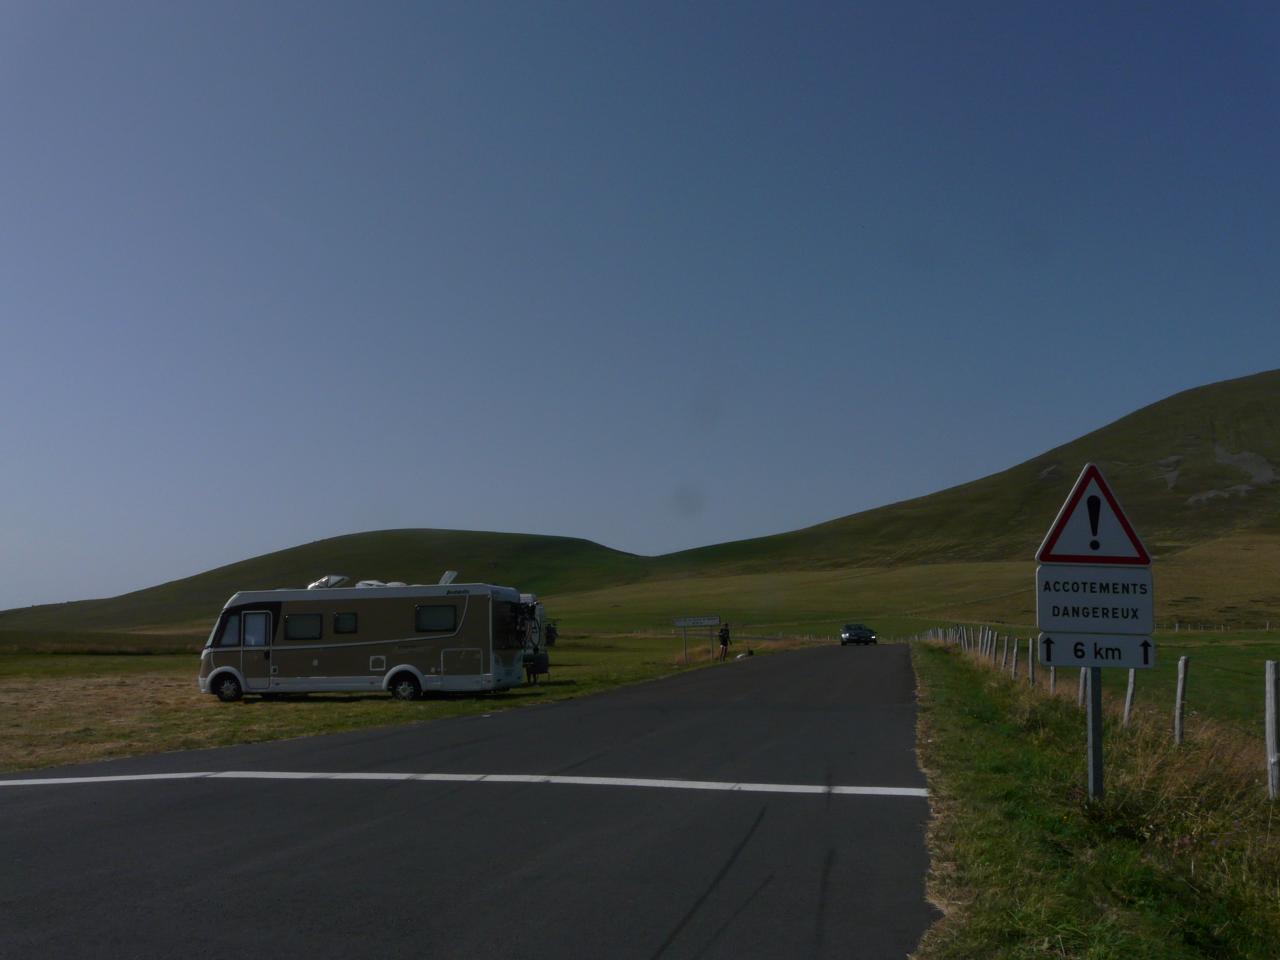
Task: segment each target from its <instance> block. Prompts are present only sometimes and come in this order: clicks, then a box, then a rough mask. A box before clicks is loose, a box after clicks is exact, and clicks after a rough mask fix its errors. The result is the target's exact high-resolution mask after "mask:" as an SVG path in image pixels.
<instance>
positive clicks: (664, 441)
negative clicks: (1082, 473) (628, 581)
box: [0, 2, 1280, 608]
mask: <svg viewBox="0 0 1280 960" xmlns="http://www.w3.org/2000/svg"><path fill="white" fill-rule="evenodd" d="M1278 102H1280V19H1278V16H1277V12H1276V8H1275V7H1274V5H1267V4H1259V5H1248V4H1232V5H1229V6H1225V5H1219V6H1212V7H1211V6H1209V5H1201V4H1159V5H1150V4H1143V5H1136V4H1112V3H1106V4H1084V3H1082V4H1049V3H1010V4H982V5H977V4H965V5H961V4H949V3H936V4H910V3H901V2H894V3H884V4H832V5H825V4H806V5H802V6H801V7H800V8H799V9H796V8H794V7H793V5H789V4H743V3H733V4H709V3H708V4H631V5H624V4H605V3H598V2H590V3H563V4H529V3H505V4H492V5H489V4H481V3H476V2H467V3H458V4H446V3H438V4H392V3H379V4H369V5H356V4H319V3H310V2H309V3H297V4H290V3H284V2H273V3H269V4H262V3H245V4H237V3H230V2H227V3H216V4H197V3H169V2H164V3H160V2H157V3H118V4H110V5H107V4H83V3H75V4H71V3H48V2H41V3H24V2H16V3H9V4H6V5H5V6H4V9H3V11H0V129H3V131H4V143H5V148H4V150H3V151H0V224H3V226H0V324H2V325H3V326H2V328H0V329H2V331H3V340H2V341H0V342H2V344H3V349H2V350H0V403H2V404H3V410H4V414H3V417H0V449H3V451H4V469H3V470H0V529H2V530H3V549H2V550H0V608H4V607H11V606H20V605H25V604H30V603H40V602H49V601H56V600H66V599H78V598H83V597H90V596H107V595H113V594H116V593H120V592H123V591H126V590H130V589H136V588H139V587H143V586H147V585H150V584H153V583H158V582H162V581H165V580H169V579H173V578H175V577H180V576H185V575H188V574H192V573H196V572H199V571H201V570H204V569H208V568H210V567H213V566H217V565H220V564H224V563H229V562H233V561H235V560H239V559H243V558H245V557H248V556H252V555H256V554H259V553H263V552H266V551H269V550H274V549H280V548H283V547H288V546H292V545H294V544H298V543H302V542H306V541H310V540H315V539H319V538H322V537H327V536H333V535H336V534H342V533H349V532H355V531H361V530H369V529H380V528H390V527H449V528H463V529H489V530H507V531H526V532H535V533H548V534H564V535H573V536H582V537H587V538H590V539H593V540H597V541H600V542H602V543H605V544H608V545H610V546H613V547H617V548H619V549H623V550H630V551H634V552H638V553H661V552H666V551H669V550H674V549H680V548H684V547H689V546H695V545H701V544H706V543H714V542H720V541H724V540H730V539H737V538H741V537H749V536H756V535H762V534H769V533H774V532H779V531H783V530H788V529H794V528H796V527H800V526H804V525H808V524H811V523H816V522H821V521H823V520H828V519H831V518H834V517H837V516H842V515H845V514H849V513H853V512H856V511H859V510H864V509H867V508H870V507H874V506H878V505H880V504H883V503H887V502H891V501H894V500H900V499H903V498H906V497H911V496H915V495H919V494H924V493H928V492H932V491H934V490H939V489H942V488H944V487H947V486H950V485H953V484H955V483H959V482H963V481H966V480H971V479H974V478H976V477H979V476H982V475H985V474H987V473H990V472H993V471H996V470H999V469H1003V468H1004V467H1007V466H1010V465H1012V464H1013V463H1016V462H1018V461H1021V460H1023V459H1026V458H1027V457H1030V456H1033V455H1035V454H1037V453H1039V452H1041V451H1043V450H1045V449H1047V448H1049V447H1052V446H1055V445H1057V444H1059V443H1062V442H1064V441H1067V440H1070V439H1072V438H1074V437H1076V436H1078V435H1080V434H1082V433H1085V432H1088V431H1089V430H1092V429H1095V428H1097V427H1099V426H1102V425H1103V424H1105V423H1107V422H1109V421H1110V420H1113V419H1115V418H1117V417H1119V416H1122V415H1124V414H1126V413H1128V412H1130V411H1131V410H1133V409H1135V408H1136V407H1139V406H1142V405H1145V404H1147V403H1150V402H1153V401H1156V400H1159V399H1161V398H1163V397H1165V396H1167V395H1169V394H1171V393H1174V392H1177V391H1179V390H1182V389H1185V388H1188V387H1192V386H1197V385H1199V384H1203V383H1207V382H1211V381H1215V380H1219V379H1224V378H1227V377H1233V376H1240V375H1244V374H1248V373H1253V372H1257V371H1259V370H1264V369H1268V368H1272V367H1275V366H1278V365H1280V311H1278V309H1277V307H1278V305H1280V270H1277V269H1276V267H1277V264H1278V263H1280V231H1278V230H1277V225H1278V224H1280V217H1278V214H1280V179H1278V178H1277V176H1276V171H1277V170H1280V122H1278V120H1277V113H1276V109H1275V105H1276V103H1278ZM1051 519H1052V518H1046V523H1048V521H1049V520H1051ZM325 572H327V571H317V574H320V573H325ZM356 572H357V573H358V571H356ZM392 573H393V572H392Z"/></svg>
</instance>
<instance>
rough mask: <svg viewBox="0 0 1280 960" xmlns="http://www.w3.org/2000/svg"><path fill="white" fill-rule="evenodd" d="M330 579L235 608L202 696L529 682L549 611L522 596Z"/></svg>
mask: <svg viewBox="0 0 1280 960" xmlns="http://www.w3.org/2000/svg"><path fill="white" fill-rule="evenodd" d="M343 582H345V578H342V577H336V576H331V577H325V578H323V579H321V580H318V581H316V582H315V583H314V584H312V585H311V586H310V587H308V588H307V589H305V590H251V591H244V592H241V593H237V594H235V595H234V596H233V597H231V599H230V600H228V601H227V603H226V606H225V607H223V609H222V613H221V614H220V615H219V616H218V620H217V622H216V623H215V624H214V626H213V630H212V632H210V634H209V640H208V642H207V643H206V644H205V647H204V650H203V652H202V653H201V656H200V674H199V684H200V690H201V691H202V692H205V693H212V694H216V695H217V696H218V697H219V698H220V699H222V700H227V701H231V700H238V699H240V697H241V696H242V695H244V694H245V693H260V694H267V695H271V694H276V693H306V692H319V691H330V690H336V691H362V690H373V691H376V690H385V691H387V692H389V693H390V694H391V695H392V696H393V697H396V698H398V699H401V700H413V699H415V698H417V697H418V695H419V694H421V693H423V692H425V691H437V690H439V691H449V690H455V691H464V690H471V691H479V690H505V689H507V688H509V687H514V686H518V685H519V684H520V683H521V682H522V681H523V672H524V666H525V663H524V654H525V652H526V651H527V649H528V645H529V641H530V638H531V636H540V634H541V624H540V620H541V617H540V616H538V614H539V612H540V607H541V605H540V604H538V603H537V600H536V598H532V597H522V596H521V594H520V591H518V590H515V589H512V588H511V587H499V586H494V585H492V584H487V583H442V584H437V585H433V586H407V585H405V584H385V583H381V582H379V581H361V582H360V583H359V584H357V585H356V586H354V587H343V586H341V585H340V584H341V583H343Z"/></svg>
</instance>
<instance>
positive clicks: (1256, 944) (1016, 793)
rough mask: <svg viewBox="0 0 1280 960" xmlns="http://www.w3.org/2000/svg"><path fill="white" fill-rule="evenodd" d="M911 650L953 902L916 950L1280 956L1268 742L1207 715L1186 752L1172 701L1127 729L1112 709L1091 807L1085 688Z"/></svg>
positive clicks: (954, 655) (929, 956)
mask: <svg viewBox="0 0 1280 960" xmlns="http://www.w3.org/2000/svg"><path fill="white" fill-rule="evenodd" d="M914 661H915V666H916V673H917V677H918V681H919V689H920V754H921V762H922V764H923V766H924V767H925V769H926V771H927V773H928V775H929V780H930V790H931V794H932V804H933V810H934V819H933V821H932V824H931V827H930V849H931V853H932V860H933V862H932V868H931V876H930V895H931V898H932V899H933V900H934V901H935V903H936V904H937V905H938V906H939V908H940V909H942V910H943V911H944V914H945V916H944V918H943V919H942V920H941V921H940V922H939V923H938V924H937V925H935V927H934V928H933V929H932V930H930V932H929V933H928V934H927V935H926V937H925V939H924V941H923V942H922V944H921V947H920V950H919V953H918V957H919V958H920V960H962V958H963V960H973V958H978V957H982V958H1031V957H1037V958H1039V957H1072V958H1089V960H1100V958H1112V957H1114V958H1124V960H1142V958H1151V960H1173V958H1190V957H1197V958H1202V957H1213V958H1226V957H1241V958H1258V960H1262V958H1274V957H1276V956H1277V955H1278V954H1280V835H1278V834H1277V833H1276V832H1274V831H1273V823H1272V818H1273V813H1274V809H1273V805H1272V804H1271V803H1270V802H1269V801H1268V800H1267V798H1266V789H1265V781H1264V780H1263V776H1264V770H1263V768H1262V756H1263V754H1262V750H1261V747H1260V745H1259V744H1258V743H1257V742H1256V741H1255V740H1253V739H1252V738H1250V737H1248V736H1246V735H1245V734H1243V733H1242V732H1241V731H1239V730H1238V729H1237V728H1235V727H1234V726H1231V725H1227V724H1217V723H1215V722H1213V721H1211V720H1205V721H1203V722H1202V723H1201V725H1200V726H1199V728H1198V731H1197V734H1196V736H1195V738H1194V739H1193V740H1192V741H1191V742H1189V743H1187V744H1184V745H1183V747H1181V748H1175V747H1174V746H1173V745H1172V743H1171V742H1170V736H1169V729H1168V722H1167V717H1166V716H1164V714H1163V713H1162V712H1161V713H1155V712H1149V711H1145V710H1144V711H1141V712H1140V713H1139V715H1138V716H1137V718H1136V719H1135V722H1134V723H1133V724H1132V725H1131V726H1130V727H1128V728H1121V727H1120V726H1119V724H1118V723H1117V722H1115V716H1114V714H1112V715H1109V716H1108V723H1107V731H1106V737H1105V741H1104V747H1105V754H1106V775H1107V780H1106V786H1107V793H1106V797H1105V799H1104V800H1102V801H1101V802H1097V803H1092V802H1089V801H1088V800H1087V797H1086V795H1085V790H1084V784H1085V756H1084V754H1085V748H1084V717H1083V714H1082V713H1081V711H1079V710H1078V709H1077V708H1076V706H1075V701H1074V689H1072V690H1069V691H1063V689H1062V688H1063V686H1064V685H1061V684H1060V685H1059V691H1060V694H1062V695H1060V696H1057V697H1050V696H1048V695H1047V693H1046V692H1045V691H1044V690H1043V689H1031V688H1029V687H1027V686H1026V684H1025V682H1023V683H1021V684H1019V683H1015V682H1013V681H1011V680H1009V679H1008V678H1007V677H1005V676H1002V675H999V674H997V673H995V672H993V671H990V670H988V669H984V668H981V667H979V666H978V665H977V664H975V663H973V662H972V661H970V660H969V659H968V658H966V657H964V656H962V655H960V654H959V653H958V652H956V651H955V650H954V649H953V648H944V647H940V646H935V645H932V644H916V645H915V646H914ZM1275 827H1276V828H1277V829H1280V824H1275Z"/></svg>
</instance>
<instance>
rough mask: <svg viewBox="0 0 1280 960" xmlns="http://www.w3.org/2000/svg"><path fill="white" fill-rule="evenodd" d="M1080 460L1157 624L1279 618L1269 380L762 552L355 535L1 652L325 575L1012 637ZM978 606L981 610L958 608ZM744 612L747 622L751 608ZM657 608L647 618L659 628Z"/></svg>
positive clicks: (201, 608)
mask: <svg viewBox="0 0 1280 960" xmlns="http://www.w3.org/2000/svg"><path fill="white" fill-rule="evenodd" d="M1087 461H1092V462H1095V463H1098V464H1099V465H1100V466H1101V467H1102V469H1103V471H1104V472H1105V474H1106V475H1107V478H1108V480H1110V482H1111V485H1112V487H1113V488H1114V489H1115V490H1116V491H1117V493H1118V495H1119V497H1120V499H1121V502H1122V504H1123V505H1124V507H1125V510H1126V512H1127V513H1128V514H1129V516H1130V517H1131V519H1132V520H1133V521H1134V524H1135V526H1136V527H1137V529H1138V530H1139V531H1140V532H1141V534H1142V536H1143V539H1144V540H1145V541H1146V544H1147V546H1148V548H1149V549H1150V550H1151V552H1152V554H1153V556H1154V557H1155V559H1156V561H1157V563H1158V564H1160V566H1159V567H1158V570H1159V571H1161V572H1162V574H1161V575H1162V580H1161V583H1162V584H1164V586H1162V588H1161V589H1160V591H1159V592H1158V599H1159V608H1158V609H1160V610H1161V611H1162V613H1161V615H1162V616H1177V615H1180V614H1181V615H1185V616H1192V617H1194V616H1203V617H1210V618H1216V619H1220V620H1223V621H1226V622H1232V621H1241V620H1250V621H1252V620H1261V619H1263V618H1271V619H1275V620H1276V621H1277V622H1280V586H1277V585H1276V584H1277V576H1276V575H1277V574H1280V371H1270V372H1267V373H1261V374H1257V375H1254V376H1250V377H1243V378H1240V379H1236V380H1229V381H1224V382H1222V383H1215V384H1211V385H1208V386H1204V387H1198V388H1195V389H1192V390H1187V391H1184V392H1182V393H1179V394H1176V395H1174V396H1172V397H1169V398H1167V399H1165V400H1162V401H1159V402H1158V403H1154V404H1151V405H1150V406H1147V407H1144V408H1142V409H1141V410H1138V411H1136V412H1134V413H1132V414H1130V415H1128V416H1126V417H1123V418H1122V419H1120V420H1117V421H1115V422H1114V423H1111V424H1109V425H1107V426H1105V427H1103V428H1101V429H1099V430H1096V431H1094V432H1093V433H1090V434H1088V435H1086V436H1084V437H1081V438H1079V439H1078V440H1074V441H1072V442H1070V443H1067V444H1064V445H1063V446H1060V447H1057V448H1055V449H1053V450H1049V451H1047V452H1046V453H1043V454H1041V455H1039V456H1037V457H1034V458H1032V459H1031V460H1028V461H1026V462H1024V463H1021V464H1018V465H1017V466H1014V467H1011V468H1009V469H1008V470H1005V471H1002V472H1000V473H996V474H993V475H991V476H988V477H984V478H982V479H980V480H975V481H973V482H971V483H967V484H963V485H961V486H957V487H952V488H950V489H947V490H943V491H940V492H938V493H935V494H931V495H929V496H925V497H919V498H916V499H913V500H906V501H902V502H900V503H894V504H890V505H887V506H884V507H880V508H877V509H874V510H869V511H865V512H863V513H859V514H854V515H851V516H847V517H842V518H839V519H836V520H832V521H829V522H827V523H823V524H819V525H817V526H813V527H808V528H805V529H802V530H796V531H792V532H789V533H783V534H778V535H776V536H771V537H760V538H756V539H752V540H742V541H735V542H731V543H723V544H717V545H714V546H708V547H702V548H698V549H694V550H686V551H683V552H680V553H674V554H668V555H665V556H660V557H641V556H637V555H634V554H628V553H623V552H620V551H617V550H611V549H609V548H608V547H604V546H601V545H600V544H596V543H592V542H590V541H586V540H578V539H568V538H562V537H545V536H533V535H520V534H502V533H479V532H468V531H444V530H390V531H380V532H371V533H361V534H353V535H350V536H344V537H335V538H331V539H327V540H320V541H316V542H314V543H309V544H305V545H303V546H299V547H294V548H291V549H288V550H282V551H279V552H276V553H271V554H267V555H264V556H260V557H254V558H252V559H248V560H244V561H241V562H239V563H234V564H230V565H228V566H225V567H220V568H218V569H215V570H210V571H208V572H206V573H202V574H198V575H196V576H193V577H188V578H185V579H182V580H176V581H173V582H170V583H165V584H161V585H159V586H155V587H150V588H148V589H145V590H139V591H136V592H133V593H129V594H125V595H123V596H120V597H115V598H112V599H105V600H86V601H79V602H75V603H65V604H56V605H48V606H41V607H31V608H25V609H19V610H10V611H4V612H0V643H7V644H11V645H12V644H22V645H32V644H34V645H37V646H42V645H50V646H58V645H60V644H62V643H83V642H85V641H86V638H92V637H93V636H94V635H106V636H107V637H108V639H110V637H112V636H114V637H116V638H120V637H122V636H125V635H129V636H134V637H151V638H153V639H154V640H155V641H156V642H161V641H163V642H166V643H179V642H182V643H188V644H189V643H190V641H191V638H192V637H193V636H195V635H196V634H199V633H201V632H202V631H203V630H205V629H207V625H208V623H209V622H210V621H211V619H212V617H213V615H214V614H215V613H216V611H217V610H218V609H219V608H220V606H221V605H222V603H223V602H224V601H225V600H226V598H227V597H228V596H229V595H230V594H231V593H233V592H234V591H235V590H238V589H246V588H262V589H265V588H272V587H285V586H294V587H296V586H301V585H304V584H306V583H307V582H309V581H310V580H312V579H314V578H315V577H317V576H320V575H322V574H325V573H331V572H340V573H344V574H348V575H350V576H352V577H353V578H380V579H399V580H405V581H408V582H421V583H434V582H435V581H436V580H437V579H438V578H439V575H440V573H441V572H442V571H443V570H445V569H454V570H458V571H459V572H460V578H459V579H461V580H476V581H488V582H498V583H510V584H513V585H516V586H519V587H520V588H521V589H525V590H532V591H535V592H538V593H539V594H542V595H544V596H546V595H551V596H555V597H556V598H558V599H562V600H563V602H564V606H565V608H566V610H569V611H573V612H575V613H578V614H580V615H581V616H582V618H583V621H584V623H592V624H598V625H603V624H606V623H609V622H618V617H620V616H621V614H609V613H608V612H607V611H609V610H613V609H615V608H620V607H621V606H622V603H619V602H614V601H615V600H621V601H622V602H623V603H626V604H627V605H628V606H632V605H633V608H634V609H636V610H640V609H645V608H646V604H647V600H646V598H652V597H654V596H662V595H665V594H668V593H673V594H674V593H678V594H679V595H681V596H682V597H683V598H684V599H683V601H682V602H684V603H685V605H686V606H688V607H690V608H692V606H695V605H696V604H697V603H698V602H699V601H698V598H699V597H707V598H708V599H709V598H711V597H715V598H718V599H717V603H719V604H720V606H718V607H717V609H720V608H726V609H733V608H734V607H733V600H732V598H733V596H734V594H735V590H739V591H750V592H751V595H752V596H753V597H758V596H759V594H760V592H761V591H762V590H765V591H766V592H771V594H772V595H774V596H775V600H776V602H775V603H774V604H773V605H772V606H770V607H768V610H769V611H771V612H769V613H765V612H763V611H764V610H765V607H760V608H759V610H758V611H757V615H758V616H772V617H774V619H775V620H777V619H779V618H781V620H787V619H788V618H790V620H792V621H796V620H799V619H802V616H801V615H802V614H804V613H818V612H819V611H824V612H823V614H822V615H823V616H825V615H826V612H827V611H828V608H829V612H830V615H831V617H833V618H836V617H838V616H839V615H840V614H839V611H840V610H843V609H850V608H851V607H850V604H855V603H856V604H859V605H860V606H859V607H858V608H859V609H866V603H867V602H868V598H874V597H877V596H878V597H880V600H881V603H882V604H883V605H885V607H886V609H889V608H890V606H892V608H893V609H895V610H898V611H900V612H914V613H917V614H919V615H927V616H937V617H957V618H966V617H968V616H969V615H982V616H990V617H1005V618H1007V619H1009V620H1011V621H1012V622H1024V623H1025V622H1026V620H1025V619H1023V620H1019V618H1020V617H1025V615H1026V612H1027V610H1028V609H1029V604H1030V589H1029V582H1030V581H1029V576H1028V575H1026V574H1024V572H1023V571H1024V570H1028V569H1029V564H1030V560H1031V557H1032V556H1033V554H1034V551H1035V548H1036V546H1037V545H1038V544H1039V541H1040V538H1041V536H1042V535H1043V533H1044V531H1045V529H1046V527H1047V525H1048V523H1049V521H1050V520H1051V519H1052V517H1053V515H1054V513H1055V511H1056V510H1057V508H1058V506H1059V505H1060V504H1061V503H1062V500H1063V499H1064V498H1065V496H1066V494H1067V492H1068V491H1069V489H1070V487H1071V484H1072V482H1073V481H1074V480H1075V477H1076V475H1077V474H1078V472H1079V470H1080V467H1081V465H1082V464H1084V463H1085V462H1087ZM1024 565H1025V566H1024ZM762 577H770V578H773V580H772V581H769V580H767V579H766V580H762V579H761V578H762ZM877 577H879V578H882V579H881V580H877ZM739 578H741V579H739ZM691 581H692V584H691ZM769 582H772V583H774V585H775V589H773V590H772V591H769V590H768V589H767V584H768V583H769ZM881 582H883V583H892V584H893V585H894V586H893V587H892V589H888V591H887V592H886V590H885V589H883V588H881V587H877V586H876V584H877V583H881ZM1023 583H1025V584H1027V589H1026V591H1025V593H1026V594H1027V596H1025V597H1022V598H1020V599H1019V598H1017V594H1018V593H1019V590H1020V589H1021V588H1020V587H1019V586H1018V585H1019V584H1023ZM840 584H844V585H846V586H844V587H841V586H839V585H840ZM842 591H844V592H842ZM859 591H863V592H862V593H860V592H859ZM974 595H977V596H978V598H979V599H981V600H983V601H984V604H985V605H983V604H980V605H979V606H978V607H976V608H975V607H973V606H972V603H973V601H972V600H967V599H964V598H967V597H972V596H974ZM575 598H577V599H575ZM623 598H625V599H623ZM987 600H991V601H994V602H992V603H987V602H986V601H987ZM649 605H650V606H652V604H649ZM659 606H660V605H659ZM766 606H767V605H766ZM655 609H658V608H655ZM738 609H741V610H742V611H743V616H746V617H748V618H750V617H751V616H752V613H751V612H750V611H753V610H757V608H756V607H754V606H751V604H748V603H745V601H744V602H742V603H740V604H739V606H738ZM661 610H662V612H661V613H658V612H655V613H653V615H652V616H648V615H646V616H643V617H641V620H642V621H643V622H645V623H651V622H652V623H657V622H662V618H663V617H665V616H666V612H665V608H661ZM611 617H612V620H611ZM739 619H741V617H740V618H739ZM99 639H101V637H99Z"/></svg>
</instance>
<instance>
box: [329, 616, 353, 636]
mask: <svg viewBox="0 0 1280 960" xmlns="http://www.w3.org/2000/svg"><path fill="white" fill-rule="evenodd" d="M357 623H358V620H357V619H356V615H355V614H354V613H335V614H334V615H333V632H334V633H356V632H357V626H356V625H357Z"/></svg>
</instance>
